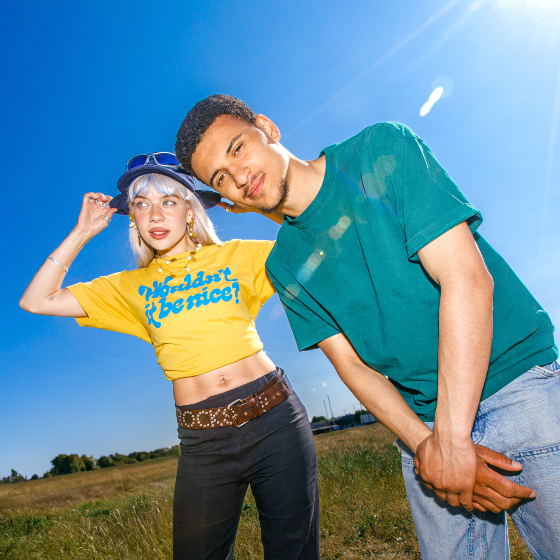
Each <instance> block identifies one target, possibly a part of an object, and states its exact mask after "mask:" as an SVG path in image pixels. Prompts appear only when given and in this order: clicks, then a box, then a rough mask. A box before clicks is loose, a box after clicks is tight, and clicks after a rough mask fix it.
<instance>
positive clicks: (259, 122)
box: [255, 114, 280, 142]
mask: <svg viewBox="0 0 560 560" xmlns="http://www.w3.org/2000/svg"><path fill="white" fill-rule="evenodd" d="M255 126H256V127H257V128H258V129H260V130H262V131H263V132H264V133H265V134H266V135H267V136H270V138H271V139H272V141H273V142H278V141H279V140H280V131H279V130H278V127H277V126H276V125H275V124H274V123H273V122H272V121H271V120H270V119H269V118H268V117H265V116H264V115H260V114H259V115H257V118H256V120H255Z"/></svg>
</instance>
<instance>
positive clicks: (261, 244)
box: [227, 239, 275, 251]
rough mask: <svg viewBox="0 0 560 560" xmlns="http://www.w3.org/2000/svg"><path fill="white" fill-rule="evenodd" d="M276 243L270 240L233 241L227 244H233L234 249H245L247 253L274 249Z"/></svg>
mask: <svg viewBox="0 0 560 560" xmlns="http://www.w3.org/2000/svg"><path fill="white" fill-rule="evenodd" d="M274 243H275V241H270V240H269V239H231V240H230V241H227V244H228V245H229V244H231V248H232V249H238V248H240V247H243V248H244V249H245V250H247V251H251V250H253V251H256V250H259V249H260V250H263V249H264V250H266V249H268V250H269V251H270V249H272V247H273V246H274Z"/></svg>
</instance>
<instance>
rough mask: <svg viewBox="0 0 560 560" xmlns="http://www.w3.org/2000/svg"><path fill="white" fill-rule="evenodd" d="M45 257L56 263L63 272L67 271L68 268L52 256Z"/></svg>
mask: <svg viewBox="0 0 560 560" xmlns="http://www.w3.org/2000/svg"><path fill="white" fill-rule="evenodd" d="M47 258H48V259H49V261H52V262H53V263H54V264H57V265H58V266H60V268H63V269H64V272H68V269H67V268H66V267H65V266H64V265H63V264H62V263H61V262H58V261H57V260H56V259H53V257H51V256H49V257H47Z"/></svg>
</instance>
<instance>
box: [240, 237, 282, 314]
mask: <svg viewBox="0 0 560 560" xmlns="http://www.w3.org/2000/svg"><path fill="white" fill-rule="evenodd" d="M242 244H243V250H244V252H245V259H246V260H247V262H248V264H249V266H250V267H251V270H252V271H253V273H254V274H255V280H254V286H255V292H256V294H257V298H258V300H259V301H260V303H261V305H264V304H265V303H266V302H267V301H268V300H269V299H270V298H271V297H272V296H273V295H274V291H275V290H274V286H273V285H272V282H271V281H270V279H269V278H268V275H267V273H266V269H265V263H266V259H267V258H268V255H269V254H270V251H272V248H273V247H274V241H267V240H247V239H244V240H243V241H242Z"/></svg>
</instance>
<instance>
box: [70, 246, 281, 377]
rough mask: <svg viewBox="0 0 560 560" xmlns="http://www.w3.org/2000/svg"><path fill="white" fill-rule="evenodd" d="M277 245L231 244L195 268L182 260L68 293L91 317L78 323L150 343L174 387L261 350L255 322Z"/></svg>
mask: <svg viewBox="0 0 560 560" xmlns="http://www.w3.org/2000/svg"><path fill="white" fill-rule="evenodd" d="M273 245H274V242H273V241H247V240H241V239H233V240H231V241H228V242H227V243H224V244H223V245H208V246H205V247H202V249H201V250H200V251H199V252H198V253H197V254H196V261H195V262H194V263H192V264H190V265H189V264H188V263H189V262H190V261H188V260H187V256H188V255H189V254H190V253H181V254H179V255H174V256H173V258H175V259H177V260H176V261H175V262H171V260H170V259H168V261H169V264H166V263H165V261H163V260H162V259H159V264H156V263H155V262H154V261H152V262H151V263H150V264H149V265H148V266H147V267H146V268H139V269H136V270H131V271H128V270H127V271H124V272H118V273H116V274H111V275H110V276H102V277H100V278H97V279H95V280H93V281H92V282H87V283H83V284H82V283H80V284H75V285H73V286H69V287H68V289H69V290H70V291H71V292H72V294H73V295H74V297H75V298H76V299H77V300H78V302H79V303H80V305H81V306H82V307H83V309H84V311H85V312H86V313H87V315H88V316H87V317H83V318H78V319H76V320H77V321H78V324H79V325H81V326H83V327H95V328H98V329H106V330H109V331H117V332H122V333H126V334H131V335H133V336H137V337H138V338H141V339H142V340H145V341H146V342H149V343H150V344H152V345H153V346H154V349H155V351H156V356H157V359H158V362H159V365H160V366H161V368H162V369H163V371H164V373H165V377H166V378H167V379H169V380H173V379H179V378H181V377H194V376H195V375H201V374H202V373H206V372H207V371H211V370H213V369H216V368H218V367H222V366H225V365H228V364H231V363H233V362H237V361H238V360H241V359H243V358H247V357H248V356H252V355H253V354H255V353H256V352H258V351H259V350H262V347H263V345H262V342H261V341H260V339H259V336H258V334H257V331H256V329H255V322H254V320H255V318H256V316H257V314H258V312H259V311H260V308H261V307H262V305H263V304H264V303H265V302H266V301H267V300H268V299H269V298H270V297H271V296H272V294H273V293H274V288H273V286H272V284H271V283H270V280H269V279H268V276H267V275H266V271H265V268H264V264H265V261H266V259H267V257H268V254H269V253H270V251H271V249H272V246H273ZM160 264H161V265H162V267H164V268H165V270H163V268H162V272H159V268H160V266H159V265H160ZM186 266H189V267H190V272H186V270H185V267H186ZM170 272H172V273H174V274H175V275H176V277H175V278H171V276H170V275H169V273H170Z"/></svg>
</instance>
